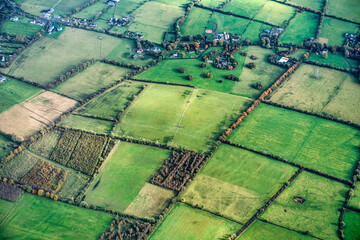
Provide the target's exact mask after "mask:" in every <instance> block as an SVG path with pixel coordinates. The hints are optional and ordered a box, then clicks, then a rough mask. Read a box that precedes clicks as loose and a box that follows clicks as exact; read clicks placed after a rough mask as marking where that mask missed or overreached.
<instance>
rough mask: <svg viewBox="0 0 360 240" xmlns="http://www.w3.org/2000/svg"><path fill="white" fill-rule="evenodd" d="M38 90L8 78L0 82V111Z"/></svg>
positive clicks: (38, 89) (38, 90)
mask: <svg viewBox="0 0 360 240" xmlns="http://www.w3.org/2000/svg"><path fill="white" fill-rule="evenodd" d="M40 92H41V89H40V88H37V87H34V86H33V85H30V84H27V83H24V82H21V81H18V80H15V79H12V78H8V79H7V80H6V81H5V82H2V83H0V96H1V102H0V113H1V112H3V111H5V110H8V109H9V108H11V107H12V106H14V105H16V104H17V103H21V102H22V101H24V100H26V99H27V98H29V97H31V96H33V95H35V94H37V93H40Z"/></svg>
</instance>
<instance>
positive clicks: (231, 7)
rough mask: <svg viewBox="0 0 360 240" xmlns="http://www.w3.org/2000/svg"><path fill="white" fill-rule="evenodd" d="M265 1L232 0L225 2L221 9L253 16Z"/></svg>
mask: <svg viewBox="0 0 360 240" xmlns="http://www.w3.org/2000/svg"><path fill="white" fill-rule="evenodd" d="M265 3H266V0H233V1H231V2H229V3H228V4H226V5H225V7H223V9H222V10H224V11H227V12H230V11H231V12H232V13H235V14H238V15H241V16H244V17H249V18H253V17H254V16H255V14H256V13H257V12H258V11H259V10H260V9H261V7H262V6H263V5H264V4H265Z"/></svg>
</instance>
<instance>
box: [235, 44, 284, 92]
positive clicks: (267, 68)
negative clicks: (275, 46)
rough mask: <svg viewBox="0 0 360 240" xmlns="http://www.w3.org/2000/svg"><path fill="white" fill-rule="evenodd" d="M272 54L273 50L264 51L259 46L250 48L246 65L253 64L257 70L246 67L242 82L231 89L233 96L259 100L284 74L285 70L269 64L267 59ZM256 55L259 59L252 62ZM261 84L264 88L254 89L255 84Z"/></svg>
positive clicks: (241, 76)
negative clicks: (252, 57)
mask: <svg viewBox="0 0 360 240" xmlns="http://www.w3.org/2000/svg"><path fill="white" fill-rule="evenodd" d="M271 53H272V51H271V50H268V49H264V48H261V47H258V46H252V47H248V49H247V57H246V59H245V65H246V64H248V63H250V62H253V63H255V65H256V68H255V69H249V68H247V67H244V69H243V70H242V72H241V74H240V77H239V78H240V81H239V82H237V83H235V85H234V87H233V88H232V89H231V93H232V94H236V95H241V96H245V97H250V98H257V97H258V96H260V94H261V93H262V92H263V91H264V89H267V88H268V87H270V85H271V84H272V83H273V82H275V81H276V79H277V78H278V77H280V76H281V74H282V73H284V72H285V69H284V68H281V67H278V66H275V65H273V64H270V63H268V62H267V57H268V55H270V54H271ZM251 55H254V56H256V57H257V58H258V59H257V60H251V59H250V56H251ZM255 83H260V84H261V85H262V86H263V88H262V89H261V90H257V89H255V88H253V87H252V85H253V84H255Z"/></svg>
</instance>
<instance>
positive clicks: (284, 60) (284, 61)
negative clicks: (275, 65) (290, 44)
mask: <svg viewBox="0 0 360 240" xmlns="http://www.w3.org/2000/svg"><path fill="white" fill-rule="evenodd" d="M288 61H289V58H287V57H282V58H280V60H279V63H287V62H288Z"/></svg>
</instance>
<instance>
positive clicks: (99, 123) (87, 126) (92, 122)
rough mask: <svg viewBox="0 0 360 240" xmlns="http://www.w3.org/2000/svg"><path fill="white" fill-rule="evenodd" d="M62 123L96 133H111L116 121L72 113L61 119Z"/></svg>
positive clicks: (62, 124)
mask: <svg viewBox="0 0 360 240" xmlns="http://www.w3.org/2000/svg"><path fill="white" fill-rule="evenodd" d="M60 125H61V126H67V127H70V128H74V129H81V130H85V131H89V132H94V133H100V134H101V133H105V134H109V133H110V132H111V129H112V128H113V126H114V122H111V121H105V120H100V119H94V118H88V117H83V116H78V115H74V114H72V115H70V116H68V117H67V118H65V119H64V120H63V121H61V123H60Z"/></svg>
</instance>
